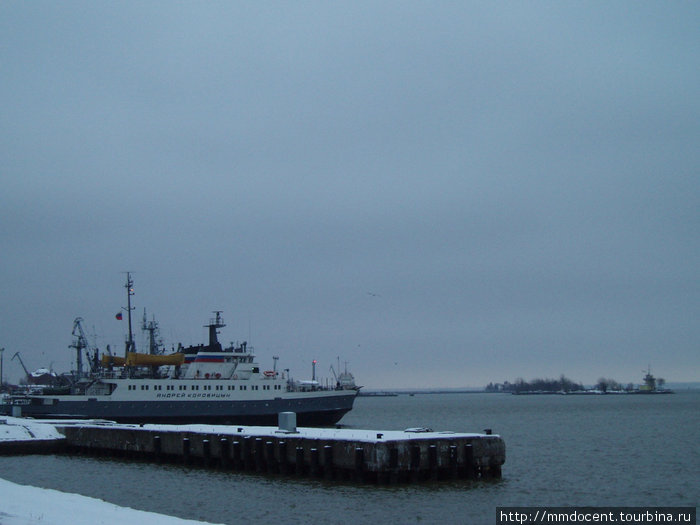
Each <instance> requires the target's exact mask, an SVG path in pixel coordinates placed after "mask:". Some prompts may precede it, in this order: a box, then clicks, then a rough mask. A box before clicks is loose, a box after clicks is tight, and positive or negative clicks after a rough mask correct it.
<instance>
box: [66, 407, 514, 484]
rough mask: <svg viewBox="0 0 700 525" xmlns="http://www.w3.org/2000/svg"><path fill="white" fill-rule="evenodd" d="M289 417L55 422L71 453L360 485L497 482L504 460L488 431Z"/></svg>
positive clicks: (498, 442)
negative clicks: (267, 423) (318, 424)
mask: <svg viewBox="0 0 700 525" xmlns="http://www.w3.org/2000/svg"><path fill="white" fill-rule="evenodd" d="M293 416H294V414H287V415H285V414H281V416H280V417H281V419H280V422H281V424H280V427H279V428H276V427H254V426H218V425H217V426H214V425H118V424H108V423H99V424H95V423H88V422H86V424H81V425H74V424H71V425H66V426H61V424H60V422H55V424H56V425H57V428H58V430H59V431H60V432H61V433H62V434H64V435H65V436H66V443H67V445H68V450H69V451H70V452H73V453H83V454H95V455H112V456H117V457H123V458H135V459H141V460H147V461H154V462H177V463H184V464H189V465H200V466H203V467H211V468H220V469H229V470H234V471H250V472H259V473H274V474H282V475H290V476H311V477H318V478H325V479H327V480H347V481H355V482H360V483H382V484H383V483H405V482H421V481H430V480H443V479H460V478H461V479H477V478H482V479H497V478H500V477H501V466H502V465H503V463H504V462H505V443H504V441H503V440H502V439H501V437H500V436H497V435H493V434H491V433H490V431H487V432H486V433H482V434H463V433H454V432H434V431H431V430H429V429H407V430H404V431H377V430H354V429H343V428H339V429H331V428H296V426H295V423H294V417H293Z"/></svg>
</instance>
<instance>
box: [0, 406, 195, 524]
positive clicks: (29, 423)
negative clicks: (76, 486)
mask: <svg viewBox="0 0 700 525" xmlns="http://www.w3.org/2000/svg"><path fill="white" fill-rule="evenodd" d="M63 437H64V436H63V435H62V434H60V433H59V432H58V431H57V430H56V427H54V426H53V425H52V424H51V423H47V422H40V421H35V420H32V419H22V418H14V417H1V418H0V443H2V442H9V441H42V440H54V439H63ZM125 523H148V524H149V525H186V524H192V525H194V524H199V525H201V524H202V523H203V522H201V521H192V520H183V519H180V518H174V517H172V516H165V515H163V514H155V513H153V512H145V511H141V510H134V509H130V508H127V507H119V506H118V505H114V504H112V503H107V502H105V501H102V500H98V499H94V498H88V497H86V496H81V495H79V494H70V493H66V492H59V491H57V490H50V489H42V488H38V487H31V486H27V485H18V484H16V483H12V482H10V481H7V480H4V479H0V524H1V525H124V524H125Z"/></svg>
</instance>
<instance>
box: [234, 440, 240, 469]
mask: <svg viewBox="0 0 700 525" xmlns="http://www.w3.org/2000/svg"><path fill="white" fill-rule="evenodd" d="M233 468H234V469H235V470H240V469H241V442H240V441H234V442H233Z"/></svg>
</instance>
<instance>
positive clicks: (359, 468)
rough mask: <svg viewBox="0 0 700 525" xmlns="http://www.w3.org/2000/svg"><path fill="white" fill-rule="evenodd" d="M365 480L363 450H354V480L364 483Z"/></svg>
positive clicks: (358, 448)
mask: <svg viewBox="0 0 700 525" xmlns="http://www.w3.org/2000/svg"><path fill="white" fill-rule="evenodd" d="M364 478H365V449H364V448H362V447H357V448H355V480H356V481H360V482H362V481H364Z"/></svg>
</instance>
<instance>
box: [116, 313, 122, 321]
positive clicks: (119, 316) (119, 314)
mask: <svg viewBox="0 0 700 525" xmlns="http://www.w3.org/2000/svg"><path fill="white" fill-rule="evenodd" d="M114 317H116V318H117V321H121V320H122V313H121V312H119V313H118V314H117V315H115V316H114Z"/></svg>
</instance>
